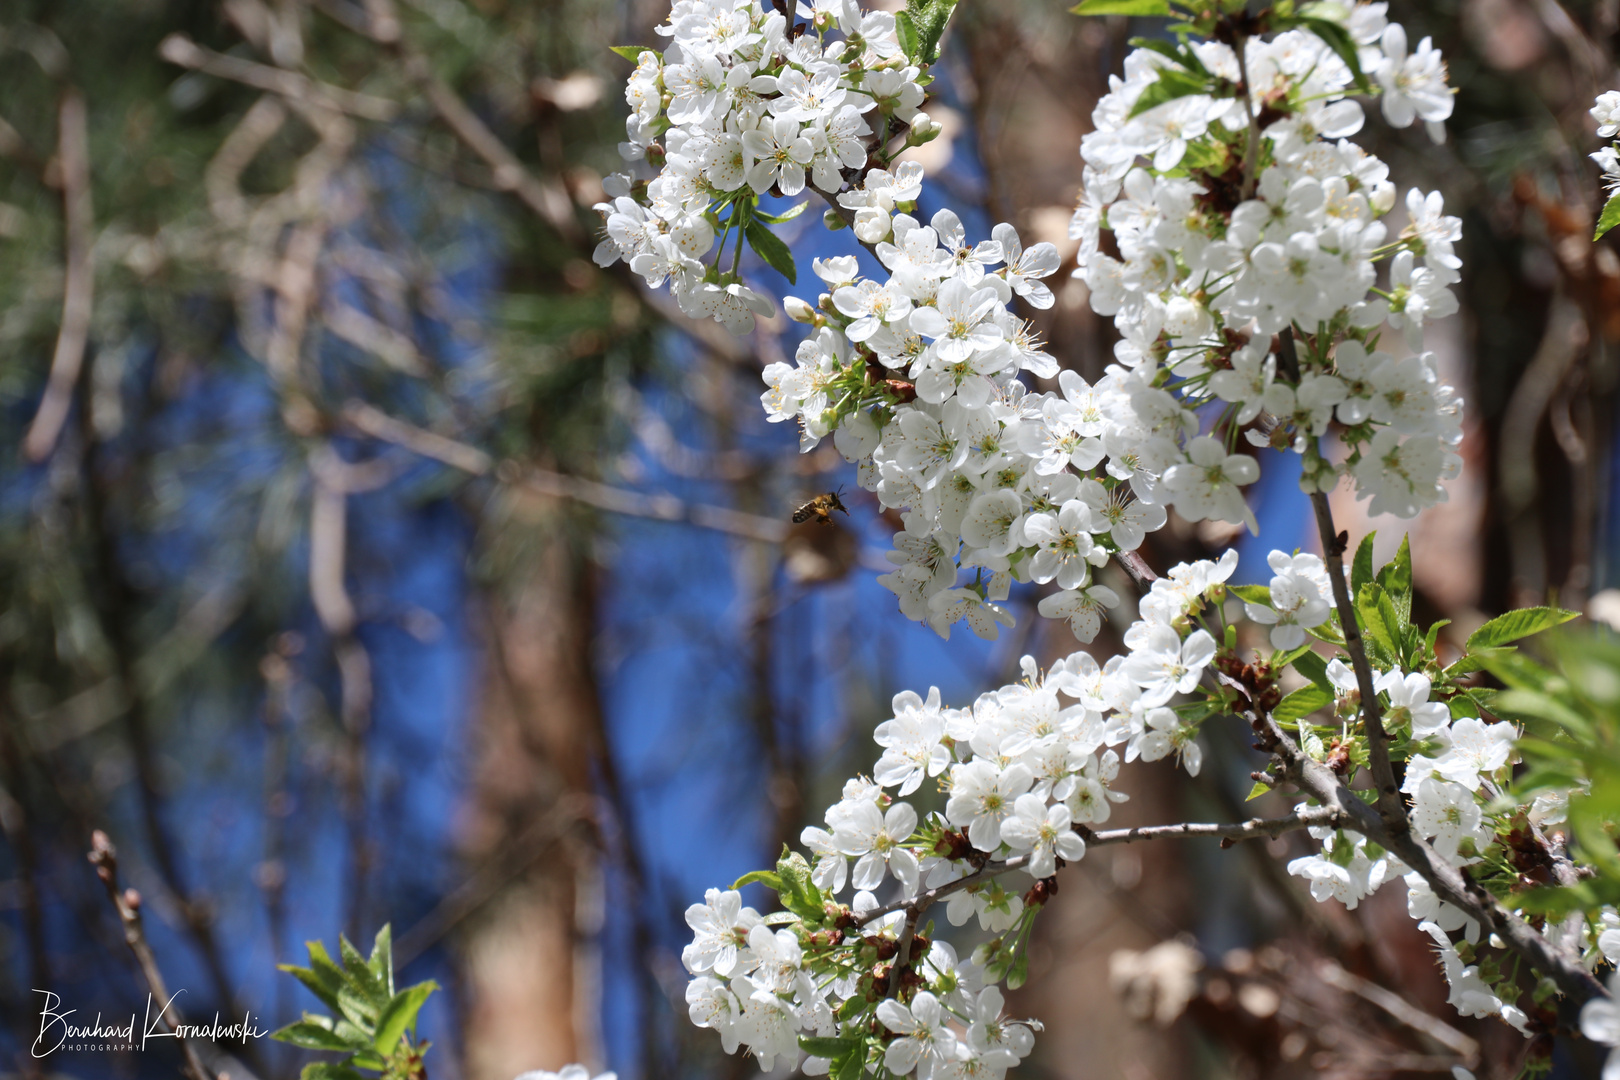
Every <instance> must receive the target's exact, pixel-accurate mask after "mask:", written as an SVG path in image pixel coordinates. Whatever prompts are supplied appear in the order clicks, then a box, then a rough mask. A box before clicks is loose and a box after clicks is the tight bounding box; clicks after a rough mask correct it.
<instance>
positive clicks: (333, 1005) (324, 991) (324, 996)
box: [276, 962, 343, 1012]
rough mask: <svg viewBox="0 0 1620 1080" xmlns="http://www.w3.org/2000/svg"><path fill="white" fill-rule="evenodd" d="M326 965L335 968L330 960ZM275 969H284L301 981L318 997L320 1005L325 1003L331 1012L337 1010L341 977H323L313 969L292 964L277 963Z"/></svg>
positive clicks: (341, 982)
mask: <svg viewBox="0 0 1620 1080" xmlns="http://www.w3.org/2000/svg"><path fill="white" fill-rule="evenodd" d="M327 966H328V967H330V968H332V969H333V970H336V968H335V966H334V965H332V964H331V963H330V962H328V965H327ZM276 969H277V970H278V971H285V972H286V973H287V974H288V975H291V976H292V977H293V978H295V979H297V980H298V981H299V982H301V983H303V984H304V987H305V988H306V989H307V990H308V991H309V992H310V993H312V994H314V995H315V996H316V997H317V998H319V999H320V1001H321V1004H322V1005H325V1006H326V1007H327V1008H328V1009H331V1010H332V1011H333V1012H336V1011H337V1007H338V1000H337V992H338V987H340V986H342V985H343V980H342V979H341V978H332V977H329V978H323V977H322V975H321V973H319V972H316V971H313V970H311V969H309V968H301V967H298V966H296V965H294V964H277V965H276Z"/></svg>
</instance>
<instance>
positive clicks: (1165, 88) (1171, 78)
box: [1130, 68, 1210, 117]
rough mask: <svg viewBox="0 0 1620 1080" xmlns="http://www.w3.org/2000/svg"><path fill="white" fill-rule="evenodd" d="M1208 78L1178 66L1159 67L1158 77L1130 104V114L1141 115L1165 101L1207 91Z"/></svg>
mask: <svg viewBox="0 0 1620 1080" xmlns="http://www.w3.org/2000/svg"><path fill="white" fill-rule="evenodd" d="M1209 89H1210V87H1209V80H1208V79H1203V78H1199V77H1198V76H1197V75H1194V74H1193V73H1192V72H1190V71H1183V70H1181V69H1179V68H1160V69H1159V77H1158V79H1157V80H1155V81H1154V82H1153V83H1152V84H1151V85H1150V86H1149V87H1148V88H1147V89H1146V90H1144V91H1142V96H1141V97H1139V98H1137V99H1136V104H1134V105H1132V106H1131V113H1130V115H1131V116H1133V117H1135V116H1141V115H1142V114H1143V113H1145V112H1147V111H1148V110H1149V109H1156V108H1158V107H1159V106H1160V105H1163V104H1165V103H1166V102H1170V101H1175V100H1176V99H1177V98H1184V97H1188V96H1190V95H1192V94H1207V93H1209Z"/></svg>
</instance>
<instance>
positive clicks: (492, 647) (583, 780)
mask: <svg viewBox="0 0 1620 1080" xmlns="http://www.w3.org/2000/svg"><path fill="white" fill-rule="evenodd" d="M502 595H505V596H509V597H512V598H513V599H512V600H511V601H510V602H509V603H502V602H500V601H498V600H495V599H493V598H491V599H490V600H489V601H487V610H486V612H485V615H486V619H485V623H486V626H487V628H488V635H489V636H488V641H487V642H486V645H487V655H488V660H487V665H488V670H487V672H486V677H485V679H484V693H483V701H482V703H481V706H480V709H479V713H478V725H479V727H478V732H477V743H478V750H477V764H476V767H475V769H476V771H475V774H474V778H473V783H472V790H473V792H474V794H473V795H472V797H471V801H470V804H469V806H468V807H467V820H466V822H465V823H464V826H463V828H462V830H461V832H462V836H463V854H464V856H465V858H466V859H467V861H468V863H469V864H470V865H475V866H494V867H501V866H512V867H515V868H517V872H516V873H515V875H507V876H506V880H505V882H504V883H503V884H501V885H500V886H498V887H491V888H490V889H488V890H485V893H486V894H485V895H484V896H483V897H482V899H481V900H479V902H478V903H477V905H476V906H477V911H476V914H471V917H470V918H469V919H468V922H467V924H466V927H465V929H464V932H463V935H462V939H461V947H462V951H463V957H464V971H465V977H466V980H467V988H468V992H469V993H468V997H469V1012H468V1017H467V1028H466V1032H465V1039H466V1047H467V1050H466V1055H467V1074H468V1076H470V1077H472V1078H474V1080H480V1078H486V1077H487V1078H491V1080H509V1078H510V1077H511V1076H513V1075H515V1074H517V1073H519V1072H522V1071H524V1070H526V1069H536V1068H548V1069H555V1068H558V1067H560V1066H562V1065H564V1064H567V1063H569V1062H573V1061H582V1060H583V1061H587V1062H589V1061H591V1060H592V1059H594V1058H597V1057H598V1056H599V1049H598V1047H597V1046H596V1045H595V1037H594V1029H595V1016H596V1012H597V1006H598V1003H597V1000H596V997H597V995H596V988H595V977H594V969H595V959H594V956H595V944H594V942H593V941H591V940H590V939H589V936H588V935H589V931H590V930H591V929H592V928H593V927H594V924H595V923H596V922H597V921H598V918H599V914H598V912H597V911H595V910H594V908H595V907H596V906H597V902H596V900H595V894H596V887H595V885H596V870H595V859H594V851H593V849H592V845H591V844H590V843H589V840H588V832H587V830H586V829H584V828H583V827H582V826H583V820H582V819H583V816H584V814H585V813H586V812H587V808H588V807H589V805H590V802H589V796H590V792H591V770H590V761H591V750H592V746H593V743H594V741H595V733H596V732H597V731H599V730H600V727H601V721H600V717H599V715H598V714H599V710H600V704H599V702H598V699H597V696H596V688H595V685H594V682H593V678H592V673H591V668H590V663H589V655H588V650H589V646H590V638H591V633H590V628H591V621H592V620H591V609H590V598H589V594H588V591H587V589H586V587H585V581H584V572H583V568H582V566H581V564H580V562H579V560H578V558H577V556H576V555H575V553H574V552H572V551H571V550H569V545H568V544H567V543H566V542H565V541H562V540H553V541H552V542H551V543H549V544H548V545H547V546H546V548H545V549H544V551H542V552H541V553H540V554H539V555H538V557H536V558H535V559H534V560H533V562H532V563H531V564H530V565H529V566H528V567H526V568H525V570H524V571H523V573H522V576H521V578H520V579H519V580H517V581H514V582H511V583H510V587H508V588H503V589H502ZM582 931H584V932H582Z"/></svg>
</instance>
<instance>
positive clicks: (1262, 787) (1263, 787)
mask: <svg viewBox="0 0 1620 1080" xmlns="http://www.w3.org/2000/svg"><path fill="white" fill-rule="evenodd" d="M1270 790H1271V785H1270V784H1267V783H1263V782H1261V781H1259V780H1256V781H1255V782H1254V787H1252V788H1250V789H1249V794H1248V796H1247V797H1246V798H1245V799H1244V800H1243V801H1244V802H1252V801H1253V800H1255V799H1258V798H1259V797H1260V796H1262V795H1264V794H1265V793H1266V792H1268V791H1270Z"/></svg>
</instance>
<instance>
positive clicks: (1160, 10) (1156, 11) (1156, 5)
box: [1069, 0, 1170, 16]
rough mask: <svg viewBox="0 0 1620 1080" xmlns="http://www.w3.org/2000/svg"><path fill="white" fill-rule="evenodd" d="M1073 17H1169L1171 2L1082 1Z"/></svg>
mask: <svg viewBox="0 0 1620 1080" xmlns="http://www.w3.org/2000/svg"><path fill="white" fill-rule="evenodd" d="M1069 14H1071V15H1143V16H1147V15H1168V14H1170V0H1080V3H1078V4H1076V5H1074V7H1072V8H1070V9H1069Z"/></svg>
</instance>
